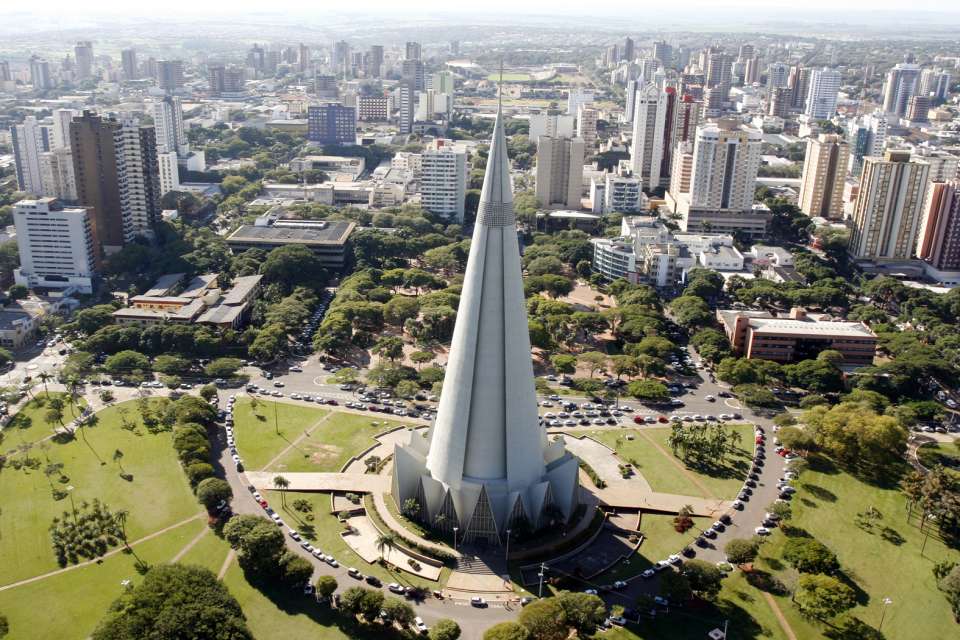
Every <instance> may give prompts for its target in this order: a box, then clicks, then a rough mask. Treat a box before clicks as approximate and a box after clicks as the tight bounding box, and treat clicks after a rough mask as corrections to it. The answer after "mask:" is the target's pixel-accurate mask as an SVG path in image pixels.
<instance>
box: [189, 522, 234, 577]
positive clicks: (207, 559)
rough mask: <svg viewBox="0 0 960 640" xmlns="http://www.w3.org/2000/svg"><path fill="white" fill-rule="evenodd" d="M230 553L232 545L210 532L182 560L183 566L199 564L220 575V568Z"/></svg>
mask: <svg viewBox="0 0 960 640" xmlns="http://www.w3.org/2000/svg"><path fill="white" fill-rule="evenodd" d="M229 552H230V544H229V543H228V542H227V541H226V540H224V539H223V538H220V537H218V536H217V535H216V534H215V533H214V532H213V531H208V532H207V533H206V535H204V536H203V537H202V538H200V540H199V541H198V542H197V543H196V544H195V545H193V548H192V549H190V550H189V551H187V552H186V553H185V554H184V555H183V557H181V558H180V560H179V562H180V563H181V564H197V565H200V566H201V567H206V568H207V569H210V571H213V572H214V573H220V567H222V566H223V561H224V560H225V559H226V557H227V553H229Z"/></svg>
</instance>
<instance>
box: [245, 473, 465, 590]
mask: <svg viewBox="0 0 960 640" xmlns="http://www.w3.org/2000/svg"><path fill="white" fill-rule="evenodd" d="M266 493H267V494H270V495H265V496H264V497H266V499H267V502H269V503H270V504H271V505H272V506H273V508H274V509H276V510H277V512H278V513H280V514H281V515H282V516H283V520H284V522H286V523H287V526H292V527H294V528H296V529H297V530H298V531H300V533H301V534H302V535H304V537H305V538H307V539H308V540H310V541H311V543H312V544H313V545H314V546H316V547H318V548H320V549H321V550H322V551H323V552H324V553H326V554H329V555H332V556H333V557H334V558H336V559H337V561H338V562H339V563H340V564H342V565H343V566H345V567H356V568H357V569H359V570H360V571H362V572H363V573H364V574H373V575H375V576H377V577H378V578H380V579H381V580H383V581H384V582H385V583H387V582H399V583H400V584H413V585H420V586H423V587H428V588H430V589H437V588H438V586H437V585H438V583H437V582H433V581H432V580H424V579H422V578H418V577H417V576H414V575H411V574H409V573H407V572H406V571H400V572H397V573H391V572H389V571H387V570H386V569H384V568H383V567H381V566H379V565H374V564H368V563H367V562H366V561H365V560H364V559H363V558H361V557H360V556H358V555H357V554H356V553H354V552H353V550H352V549H351V548H350V546H349V545H348V544H347V543H346V542H344V541H343V538H341V537H340V532H341V531H343V525H342V524H340V522H339V521H338V520H337V518H336V517H335V516H333V515H332V514H330V513H329V512H330V494H328V493H293V492H287V506H286V508H283V506H282V505H281V502H280V496H279V494H278V492H276V491H267V492H266ZM298 498H302V499H304V500H307V501H309V502H310V504H312V505H313V512H312V513H313V517H314V519H313V521H312V522H311V521H309V520H307V518H306V516H305V514H303V513H300V512H298V511H295V510H294V509H293V507H292V504H293V501H294V500H296V499H298ZM447 577H449V573H448V570H447V569H444V570H443V572H442V573H441V575H440V581H439V584H440V585H443V584H446V581H447Z"/></svg>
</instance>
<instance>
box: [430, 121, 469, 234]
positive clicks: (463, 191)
mask: <svg viewBox="0 0 960 640" xmlns="http://www.w3.org/2000/svg"><path fill="white" fill-rule="evenodd" d="M420 163H421V170H420V203H421V206H422V207H423V209H424V210H425V211H429V212H430V213H432V214H435V215H440V216H443V217H444V218H446V219H447V220H450V221H456V222H457V223H463V209H464V202H465V200H466V195H467V151H466V149H465V148H464V147H463V146H462V145H454V144H453V143H452V142H450V141H449V140H435V141H434V143H433V145H432V148H428V149H426V150H425V151H424V152H423V154H422V155H421V159H420Z"/></svg>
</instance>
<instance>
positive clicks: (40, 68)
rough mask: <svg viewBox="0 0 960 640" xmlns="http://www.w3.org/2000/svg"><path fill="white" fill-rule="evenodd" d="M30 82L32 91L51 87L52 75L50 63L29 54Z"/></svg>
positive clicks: (52, 83) (52, 85) (52, 84)
mask: <svg viewBox="0 0 960 640" xmlns="http://www.w3.org/2000/svg"><path fill="white" fill-rule="evenodd" d="M30 84H31V85H33V89H34V91H46V90H47V89H53V87H54V82H53V76H51V75H50V63H49V62H47V61H46V60H43V59H42V58H38V57H37V56H30Z"/></svg>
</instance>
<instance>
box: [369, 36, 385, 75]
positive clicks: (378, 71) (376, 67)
mask: <svg viewBox="0 0 960 640" xmlns="http://www.w3.org/2000/svg"><path fill="white" fill-rule="evenodd" d="M367 75H368V76H369V77H371V78H380V77H382V76H383V45H382V44H375V45H371V47H370V63H369V65H368V66H367Z"/></svg>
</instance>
